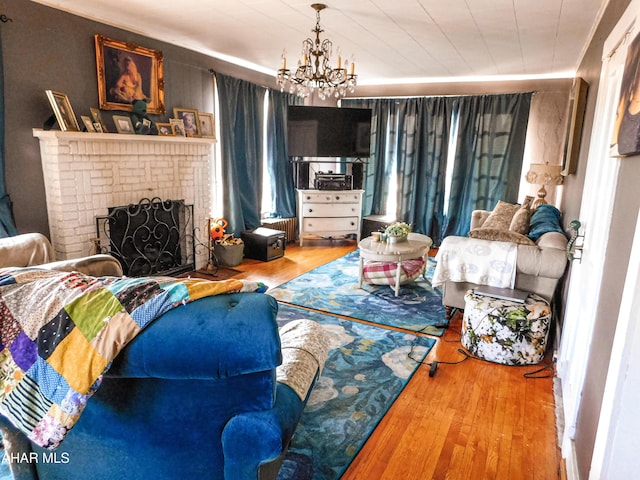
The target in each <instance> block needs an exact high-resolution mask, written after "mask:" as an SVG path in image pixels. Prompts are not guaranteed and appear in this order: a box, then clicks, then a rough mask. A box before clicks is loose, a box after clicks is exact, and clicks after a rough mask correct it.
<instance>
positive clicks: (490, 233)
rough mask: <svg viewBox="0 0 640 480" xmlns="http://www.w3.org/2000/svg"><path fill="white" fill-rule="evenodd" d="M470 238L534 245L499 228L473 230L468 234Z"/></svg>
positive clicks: (525, 238)
mask: <svg viewBox="0 0 640 480" xmlns="http://www.w3.org/2000/svg"><path fill="white" fill-rule="evenodd" d="M469 236H470V237H471V238H481V239H482V240H497V241H499V242H511V243H517V244H519V245H535V243H534V242H533V240H531V239H530V238H528V237H526V236H525V235H522V234H520V233H517V232H512V231H510V230H508V229H499V228H485V227H480V228H475V229H473V230H471V231H470V232H469Z"/></svg>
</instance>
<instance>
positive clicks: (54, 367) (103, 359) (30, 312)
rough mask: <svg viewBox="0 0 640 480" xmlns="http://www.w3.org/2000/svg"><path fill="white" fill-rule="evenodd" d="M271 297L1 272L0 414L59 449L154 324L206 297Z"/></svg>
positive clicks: (240, 285) (175, 284) (222, 284)
mask: <svg viewBox="0 0 640 480" xmlns="http://www.w3.org/2000/svg"><path fill="white" fill-rule="evenodd" d="M265 289H266V288H265V286H264V285H262V284H259V283H254V282H245V281H241V280H234V279H231V280H223V281H215V282H213V281H209V280H202V279H176V278H168V277H147V278H127V277H123V278H120V277H90V276H87V275H83V274H81V273H78V272H58V271H52V270H45V269H39V268H34V267H32V268H9V269H0V414H2V415H3V416H5V417H6V418H8V419H9V420H10V421H11V423H13V424H14V425H15V426H16V428H18V429H20V430H21V431H22V432H23V433H24V434H25V435H26V436H27V437H28V438H29V439H30V440H31V441H32V442H34V443H36V444H37V445H40V446H42V447H45V448H49V449H55V448H57V447H58V446H59V445H60V442H62V441H63V440H64V437H65V435H66V434H67V432H68V431H69V430H70V429H71V428H72V427H73V425H75V423H76V422H77V420H78V418H79V417H80V414H81V413H82V411H83V410H84V408H85V406H86V404H87V401H88V400H89V398H90V397H91V396H92V395H93V394H94V393H95V391H96V389H97V388H98V387H99V386H100V384H101V382H102V376H103V374H104V373H105V372H106V371H107V370H108V369H109V367H110V366H111V363H112V361H113V359H114V358H115V357H116V355H117V354H118V353H119V352H120V351H121V350H122V349H123V348H124V347H125V346H126V345H127V344H128V343H129V342H130V341H131V340H132V339H133V338H135V336H136V335H137V334H138V333H140V332H141V331H142V329H144V328H145V327H146V326H147V325H149V324H150V323H151V322H152V321H153V320H154V319H156V318H158V317H159V316H161V315H162V314H163V313H165V312H167V311H168V310H170V309H172V308H175V307H178V306H180V305H182V304H185V303H187V302H191V301H194V300H197V299H199V298H203V297H206V296H210V295H219V294H225V293H232V292H240V291H242V292H244V291H264V290H265Z"/></svg>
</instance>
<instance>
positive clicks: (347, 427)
mask: <svg viewBox="0 0 640 480" xmlns="http://www.w3.org/2000/svg"><path fill="white" fill-rule="evenodd" d="M299 318H307V319H310V320H315V321H317V322H318V323H319V324H320V325H321V326H322V327H323V328H324V329H325V331H326V332H327V333H328V334H329V338H330V351H329V357H328V359H327V362H326V364H325V367H324V370H323V372H322V376H321V377H320V379H319V380H318V382H317V383H316V385H315V386H314V388H313V390H312V392H311V396H310V397H309V400H308V402H307V405H306V407H305V409H304V411H303V412H302V418H301V420H300V423H299V424H298V428H297V429H296V432H295V435H294V437H293V442H292V444H291V446H290V448H289V453H288V455H287V459H286V460H285V462H284V464H283V467H282V469H281V470H280V476H279V477H278V480H294V479H295V480H306V479H311V478H312V479H313V480H335V479H337V478H340V476H341V475H342V474H343V473H344V471H345V470H346V469H347V467H348V466H349V464H350V463H351V461H352V460H353V458H354V457H355V456H356V454H357V453H358V452H359V451H360V449H361V448H362V446H363V445H364V443H365V442H366V440H367V438H369V435H371V433H372V432H373V430H374V429H375V427H376V426H377V425H378V423H379V422H380V420H381V419H382V417H384V415H385V413H386V412H387V411H388V410H389V408H390V407H391V405H392V404H393V402H394V401H395V400H396V398H397V397H398V395H400V392H402V390H403V388H404V387H405V385H406V384H407V383H408V382H409V380H410V379H411V377H412V376H413V374H414V372H415V371H416V369H417V368H418V366H419V363H418V361H420V360H422V359H424V357H425V356H426V355H427V353H429V350H431V348H432V347H433V345H434V344H435V342H436V341H435V339H433V338H428V337H424V336H417V335H413V334H411V333H405V332H399V331H395V330H390V329H387V328H380V327H376V326H373V325H367V324H364V323H360V322H355V321H351V320H344V319H341V318H339V317H335V316H333V315H326V314H322V313H319V312H313V311H310V310H306V309H301V308H296V307H290V306H288V305H280V306H279V311H278V325H280V326H282V325H284V324H286V323H287V322H290V321H292V320H296V319H299ZM410 352H411V358H413V359H414V360H412V359H410V358H408V356H407V355H408V354H409V353H410ZM311 471H313V474H312V476H311V477H310V476H308V475H309V474H310V473H311Z"/></svg>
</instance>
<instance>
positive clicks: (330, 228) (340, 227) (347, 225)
mask: <svg viewBox="0 0 640 480" xmlns="http://www.w3.org/2000/svg"><path fill="white" fill-rule="evenodd" d="M303 230H304V231H305V232H355V231H357V230H358V217H342V218H305V219H304V221H303Z"/></svg>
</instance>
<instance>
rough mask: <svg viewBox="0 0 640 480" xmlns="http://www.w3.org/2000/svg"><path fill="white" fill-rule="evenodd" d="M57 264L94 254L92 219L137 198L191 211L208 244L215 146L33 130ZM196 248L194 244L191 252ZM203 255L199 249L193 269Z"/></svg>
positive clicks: (197, 141) (207, 142) (198, 231)
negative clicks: (176, 204)
mask: <svg viewBox="0 0 640 480" xmlns="http://www.w3.org/2000/svg"><path fill="white" fill-rule="evenodd" d="M33 135H34V136H35V137H37V138H38V139H39V140H40V155H41V158H42V171H43V173H44V183H45V190H46V199H47V212H48V217H49V227H50V232H51V242H52V244H53V247H54V249H55V254H56V258H57V259H58V260H64V259H70V258H77V257H81V256H84V255H88V254H90V253H91V252H92V248H93V243H92V240H91V239H92V238H95V237H96V217H98V216H104V215H107V213H108V211H107V210H108V208H109V207H114V206H120V205H128V204H130V203H133V204H137V203H138V202H139V201H140V200H141V199H142V198H153V197H159V198H160V199H162V200H184V201H185V203H186V204H193V211H194V215H193V219H194V227H195V229H196V236H197V239H198V240H200V241H201V242H203V243H205V244H206V243H207V238H206V235H207V232H208V229H207V219H208V218H209V217H210V211H211V191H210V172H211V165H212V162H213V144H214V143H215V140H212V139H205V138H186V137H165V136H151V135H126V134H112V133H85V132H62V131H57V130H48V131H45V130H40V129H34V131H33ZM197 243H198V242H197V241H196V244H197ZM207 259H208V254H207V252H206V249H204V248H196V268H202V267H204V266H205V265H206V263H207Z"/></svg>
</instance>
